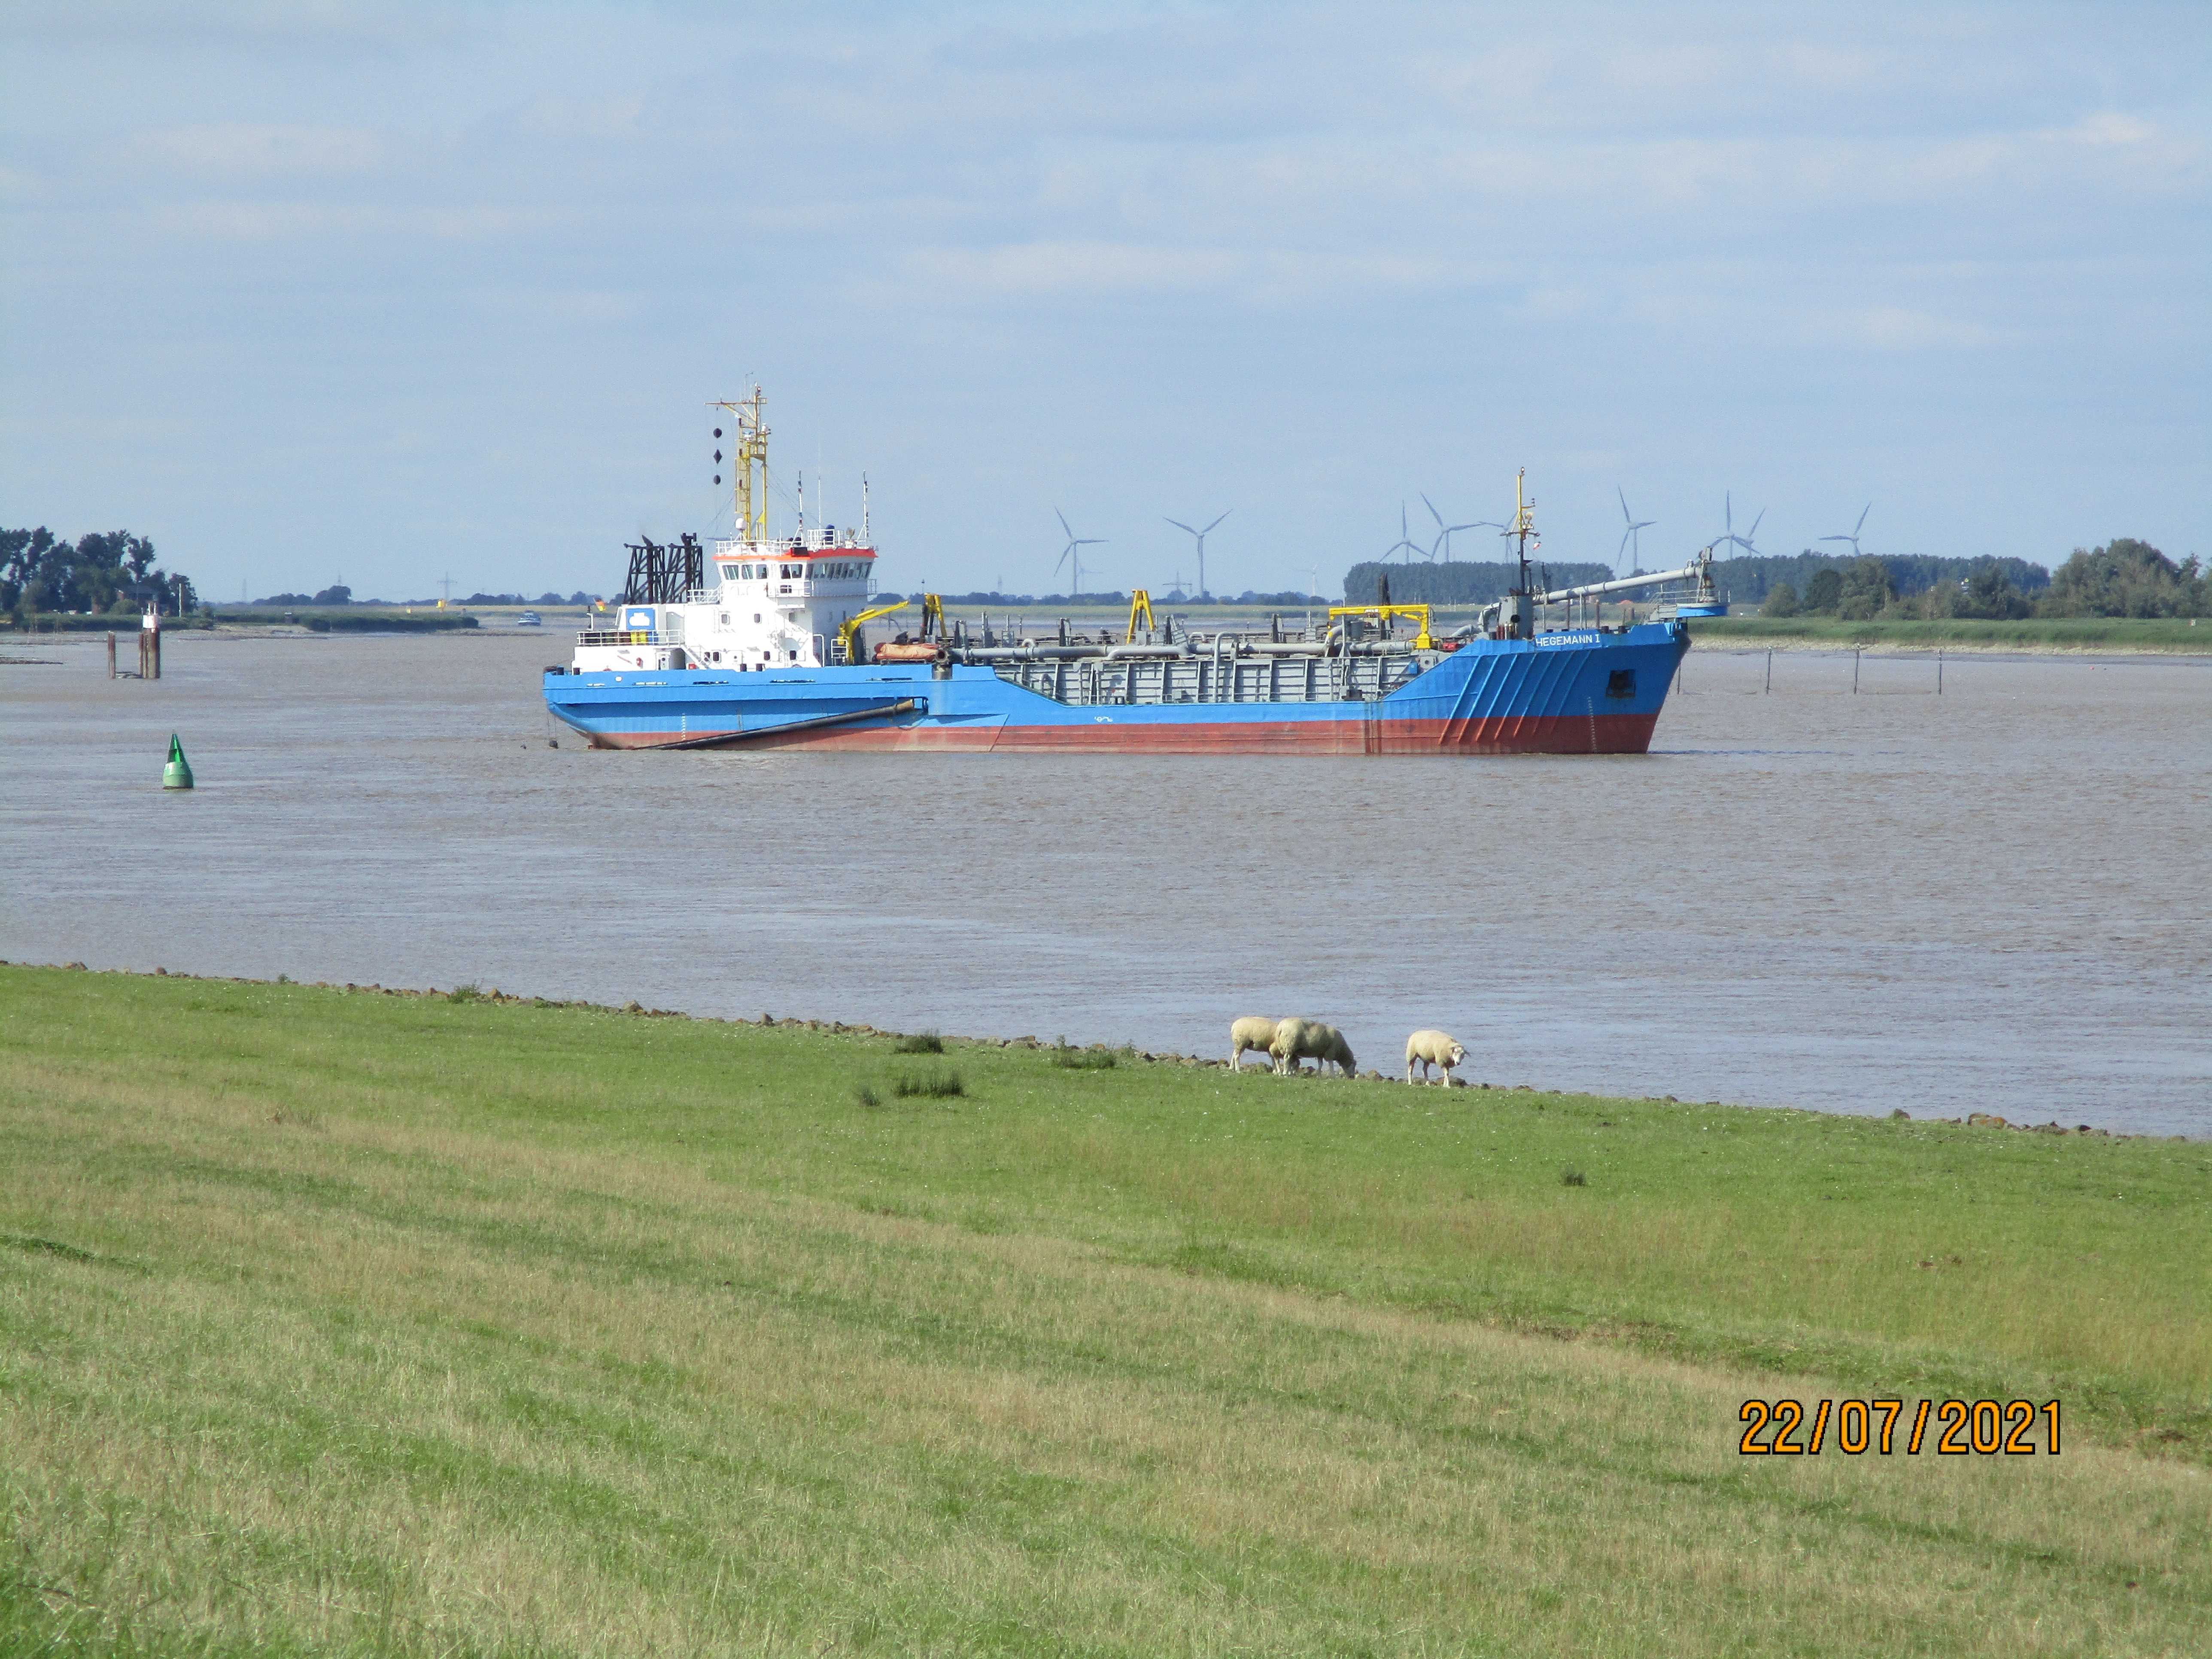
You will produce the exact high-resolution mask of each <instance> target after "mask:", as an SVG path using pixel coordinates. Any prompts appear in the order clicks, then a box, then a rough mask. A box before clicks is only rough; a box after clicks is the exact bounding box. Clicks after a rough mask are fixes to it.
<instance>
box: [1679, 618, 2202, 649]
mask: <svg viewBox="0 0 2212 1659" xmlns="http://www.w3.org/2000/svg"><path fill="white" fill-rule="evenodd" d="M1690 638H1691V641H1692V646H1693V647H1705V648H1706V649H1722V650H1725V649H1742V648H1746V647H1750V648H1754V649H1763V650H1772V651H1863V652H1867V653H1882V652H1899V653H1906V652H1910V653H1929V652H1934V651H1942V652H1946V653H1958V654H1961V655H1964V654H1966V653H1990V654H1995V655H2006V656H2212V623H2207V622H2204V621H2203V620H2202V619H2198V618H2192V617H2148V618H2138V617H2064V618H2059V617H2051V618H2030V619H2028V620H2026V621H2023V622H1977V621H1970V620H1957V621H1951V622H1907V621H1894V620H1888V619H1878V620H1875V621H1873V622H1838V621H1836V620H1834V619H1833V618H1832V617H1714V618H1712V619H1711V620H1709V621H1705V622H1693V623H1691V624H1690Z"/></svg>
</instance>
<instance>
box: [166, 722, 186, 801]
mask: <svg viewBox="0 0 2212 1659" xmlns="http://www.w3.org/2000/svg"><path fill="white" fill-rule="evenodd" d="M161 787H162V788H164V789H189V788H191V787H192V764H191V762H190V761H188V760H186V759H185V745H184V744H181V743H179V741H178V740H177V734H176V733H175V732H170V733H169V763H168V764H167V766H164V767H163V768H162V769H161Z"/></svg>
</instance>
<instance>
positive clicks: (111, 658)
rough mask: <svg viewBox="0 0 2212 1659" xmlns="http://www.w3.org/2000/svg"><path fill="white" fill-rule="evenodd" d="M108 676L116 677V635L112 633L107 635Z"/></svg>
mask: <svg viewBox="0 0 2212 1659" xmlns="http://www.w3.org/2000/svg"><path fill="white" fill-rule="evenodd" d="M107 678H110V679H111V680H112V679H113V678H115V635H112V634H110V635H108V636H107Z"/></svg>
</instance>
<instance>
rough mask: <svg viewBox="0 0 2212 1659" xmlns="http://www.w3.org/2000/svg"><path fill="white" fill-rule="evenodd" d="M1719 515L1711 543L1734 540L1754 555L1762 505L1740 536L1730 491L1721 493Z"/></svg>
mask: <svg viewBox="0 0 2212 1659" xmlns="http://www.w3.org/2000/svg"><path fill="white" fill-rule="evenodd" d="M1623 505H1624V506H1626V502H1624V503H1623ZM1721 515H1722V519H1721V521H1722V524H1723V529H1722V531H1721V533H1720V534H1719V535H1718V536H1717V537H1715V538H1713V545H1714V546H1716V547H1718V546H1719V545H1720V544H1722V543H1723V542H1734V543H1735V544H1736V545H1737V546H1738V547H1740V548H1741V549H1742V550H1744V551H1745V552H1747V553H1750V554H1753V555H1756V554H1757V553H1758V551H1759V550H1758V549H1757V548H1755V547H1753V545H1752V544H1751V542H1752V538H1753V537H1754V536H1756V535H1758V534H1759V519H1763V518H1765V516H1766V509H1765V507H1760V508H1759V518H1758V519H1753V520H1752V521H1751V528H1750V529H1748V530H1747V531H1745V532H1744V533H1743V534H1742V535H1741V536H1739V535H1737V534H1736V533H1735V496H1734V495H1732V494H1730V493H1728V492H1723V494H1722V496H1721Z"/></svg>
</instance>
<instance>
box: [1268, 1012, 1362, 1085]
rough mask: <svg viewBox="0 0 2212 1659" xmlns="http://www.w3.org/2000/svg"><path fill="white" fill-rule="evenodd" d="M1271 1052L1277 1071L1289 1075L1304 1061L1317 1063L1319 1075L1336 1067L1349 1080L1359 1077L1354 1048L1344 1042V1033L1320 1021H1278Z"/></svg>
mask: <svg viewBox="0 0 2212 1659" xmlns="http://www.w3.org/2000/svg"><path fill="white" fill-rule="evenodd" d="M1267 1052H1268V1053H1269V1054H1271V1055H1273V1057H1274V1061H1275V1070H1276V1071H1277V1072H1278V1073H1283V1074H1285V1075H1287V1074H1288V1073H1291V1072H1294V1071H1296V1070H1297V1069H1298V1062H1299V1061H1300V1060H1313V1061H1315V1062H1316V1065H1315V1070H1316V1072H1325V1071H1327V1070H1328V1068H1329V1067H1330V1066H1335V1067H1336V1068H1337V1070H1338V1071H1340V1072H1341V1073H1344V1075H1345V1076H1346V1077H1352V1076H1353V1075H1355V1073H1356V1069H1357V1067H1358V1063H1359V1062H1358V1061H1357V1060H1354V1059H1353V1058H1352V1045H1351V1044H1350V1043H1348V1042H1346V1041H1345V1040H1344V1033H1343V1032H1341V1031H1340V1030H1337V1029H1336V1027H1335V1026H1334V1025H1326V1024H1322V1022H1321V1021H1320V1020H1317V1019H1285V1020H1282V1021H1279V1022H1278V1023H1277V1024H1276V1026H1275V1040H1274V1041H1273V1042H1271V1043H1269V1044H1268V1045H1267Z"/></svg>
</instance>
